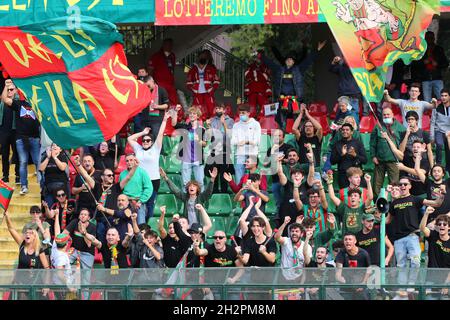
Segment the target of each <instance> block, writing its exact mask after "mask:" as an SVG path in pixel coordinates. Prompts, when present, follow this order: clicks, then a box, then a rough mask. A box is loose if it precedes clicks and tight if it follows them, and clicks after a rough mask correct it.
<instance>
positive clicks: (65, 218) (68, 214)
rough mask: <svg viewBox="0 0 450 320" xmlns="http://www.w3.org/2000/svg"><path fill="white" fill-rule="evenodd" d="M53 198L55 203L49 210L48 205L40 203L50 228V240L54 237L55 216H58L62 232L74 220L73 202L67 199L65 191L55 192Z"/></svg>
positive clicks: (58, 190)
mask: <svg viewBox="0 0 450 320" xmlns="http://www.w3.org/2000/svg"><path fill="white" fill-rule="evenodd" d="M55 196H56V202H55V203H54V204H53V206H52V207H51V208H49V205H48V203H46V202H45V201H43V202H42V206H43V207H44V210H45V215H46V217H47V222H48V223H49V224H50V226H51V228H50V233H51V235H52V238H53V237H54V236H55V233H54V225H55V216H56V215H58V217H59V221H60V224H61V229H62V230H64V229H65V228H66V227H67V225H68V224H69V222H70V221H71V220H72V219H73V218H74V217H73V216H74V214H73V213H74V212H75V206H76V203H75V200H72V199H68V198H67V194H66V191H65V190H64V189H62V188H60V189H57V190H56V192H55Z"/></svg>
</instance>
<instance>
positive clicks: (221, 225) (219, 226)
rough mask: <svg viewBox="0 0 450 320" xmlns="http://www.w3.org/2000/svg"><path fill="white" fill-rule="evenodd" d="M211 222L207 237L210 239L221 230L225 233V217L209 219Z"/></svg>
mask: <svg viewBox="0 0 450 320" xmlns="http://www.w3.org/2000/svg"><path fill="white" fill-rule="evenodd" d="M210 218H211V222H212V227H211V229H209V231H208V234H207V237H208V238H212V236H213V235H214V232H216V231H217V230H221V231H223V232H225V233H226V227H227V219H226V218H225V217H210Z"/></svg>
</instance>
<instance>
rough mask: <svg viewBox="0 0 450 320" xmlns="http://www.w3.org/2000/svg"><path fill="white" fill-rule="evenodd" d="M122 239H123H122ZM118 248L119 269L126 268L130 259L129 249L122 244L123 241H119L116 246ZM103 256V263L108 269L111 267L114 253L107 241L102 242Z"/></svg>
mask: <svg viewBox="0 0 450 320" xmlns="http://www.w3.org/2000/svg"><path fill="white" fill-rule="evenodd" d="M120 241H122V240H120ZM116 249H117V263H118V265H119V269H126V268H128V261H127V249H126V248H124V247H123V246H122V243H120V242H119V243H118V244H117V246H116ZM100 251H101V253H102V256H103V264H104V265H105V268H106V269H110V268H111V258H112V253H111V249H110V248H109V246H108V244H107V243H102V249H101V250H100Z"/></svg>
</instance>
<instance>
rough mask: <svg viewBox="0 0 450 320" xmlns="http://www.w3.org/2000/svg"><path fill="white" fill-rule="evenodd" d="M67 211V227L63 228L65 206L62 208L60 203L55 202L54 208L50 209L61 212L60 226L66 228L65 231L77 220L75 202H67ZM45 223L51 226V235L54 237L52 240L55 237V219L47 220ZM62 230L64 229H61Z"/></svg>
mask: <svg viewBox="0 0 450 320" xmlns="http://www.w3.org/2000/svg"><path fill="white" fill-rule="evenodd" d="M67 201H68V202H67V209H66V225H65V226H63V225H62V221H63V212H64V210H65V209H64V206H61V205H60V204H59V202H55V203H54V204H53V205H52V207H51V208H50V209H51V210H55V209H57V210H58V212H59V216H58V218H59V226H60V227H61V228H63V227H64V229H65V228H66V227H67V226H68V225H69V223H70V221H72V220H73V219H76V218H77V215H76V214H75V206H76V203H75V200H72V199H70V200H67ZM45 221H47V222H48V224H49V225H50V234H51V236H52V238H53V237H54V236H55V219H49V218H48V219H46V220H45ZM61 230H62V229H61Z"/></svg>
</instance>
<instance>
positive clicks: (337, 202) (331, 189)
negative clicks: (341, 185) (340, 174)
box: [327, 179, 341, 207]
mask: <svg viewBox="0 0 450 320" xmlns="http://www.w3.org/2000/svg"><path fill="white" fill-rule="evenodd" d="M327 185H328V195H329V196H330V199H331V201H333V203H334V205H335V206H336V207H339V205H340V204H341V199H339V198H338V197H336V195H335V194H334V187H333V180H332V179H329V180H328V181H327Z"/></svg>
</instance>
